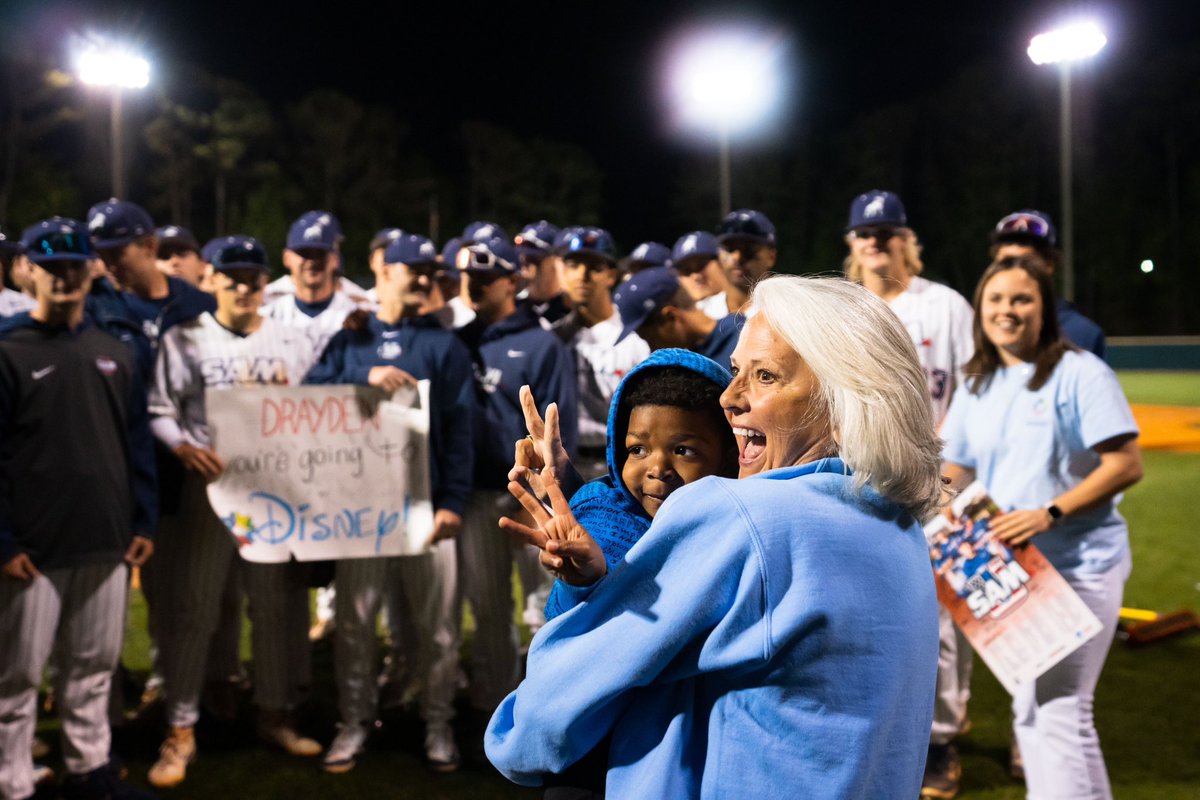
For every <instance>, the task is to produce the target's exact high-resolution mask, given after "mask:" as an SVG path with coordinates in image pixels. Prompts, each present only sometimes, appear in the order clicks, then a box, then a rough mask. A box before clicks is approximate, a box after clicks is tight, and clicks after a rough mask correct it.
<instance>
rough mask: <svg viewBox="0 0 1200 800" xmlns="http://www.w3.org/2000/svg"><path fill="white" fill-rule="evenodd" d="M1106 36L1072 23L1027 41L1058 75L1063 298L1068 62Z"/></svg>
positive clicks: (1067, 281) (1071, 268)
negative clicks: (1054, 65) (1054, 66)
mask: <svg viewBox="0 0 1200 800" xmlns="http://www.w3.org/2000/svg"><path fill="white" fill-rule="evenodd" d="M1107 43H1108V38H1107V37H1106V36H1105V35H1104V32H1103V31H1102V30H1100V26H1099V25H1097V24H1096V23H1095V22H1091V21H1079V22H1073V23H1071V24H1068V25H1064V26H1062V27H1061V28H1056V29H1054V30H1052V31H1048V32H1047V33H1040V34H1038V35H1037V36H1035V37H1033V39H1031V40H1030V42H1029V49H1028V50H1027V51H1026V52H1027V53H1029V59H1030V60H1031V61H1033V63H1034V64H1038V65H1041V64H1057V65H1058V74H1059V98H1058V115H1059V156H1060V158H1059V193H1060V194H1061V195H1062V217H1061V219H1062V231H1061V233H1062V237H1061V240H1062V270H1061V272H1062V278H1063V297H1065V298H1066V299H1067V300H1074V299H1075V209H1074V199H1073V197H1072V190H1071V62H1073V61H1080V60H1082V59H1085V58H1091V57H1092V56H1094V55H1096V54H1097V53H1099V52H1100V50H1101V49H1103V47H1104V45H1106V44H1107Z"/></svg>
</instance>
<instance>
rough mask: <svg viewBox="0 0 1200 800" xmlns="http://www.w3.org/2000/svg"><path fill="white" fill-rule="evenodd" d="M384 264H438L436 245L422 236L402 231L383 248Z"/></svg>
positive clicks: (439, 263)
mask: <svg viewBox="0 0 1200 800" xmlns="http://www.w3.org/2000/svg"><path fill="white" fill-rule="evenodd" d="M383 263H385V264H409V265H414V266H415V265H417V264H438V265H439V266H440V265H441V262H440V261H438V251H437V245H435V244H434V243H433V242H431V241H430V240H428V239H426V238H425V237H424V236H418V235H417V234H415V233H402V234H400V235H399V236H397V237H396V238H395V239H392V240H391V241H390V242H388V244H387V247H385V248H384V250H383Z"/></svg>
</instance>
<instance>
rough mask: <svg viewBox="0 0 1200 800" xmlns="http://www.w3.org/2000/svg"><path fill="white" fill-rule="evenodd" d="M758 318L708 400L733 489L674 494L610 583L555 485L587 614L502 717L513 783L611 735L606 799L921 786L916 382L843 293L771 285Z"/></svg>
mask: <svg viewBox="0 0 1200 800" xmlns="http://www.w3.org/2000/svg"><path fill="white" fill-rule="evenodd" d="M753 310H754V312H756V313H755V314H754V316H753V317H752V318H751V320H750V321H749V322H748V323H747V325H746V327H745V329H744V330H743V331H742V334H741V338H740V340H739V342H738V346H737V349H736V350H735V351H734V353H733V369H732V373H733V375H734V378H733V382H732V383H731V384H730V385H729V388H728V389H727V390H726V391H725V393H724V394H723V395H722V397H721V404H722V405H723V406H724V409H725V414H726V417H727V419H728V421H729V423H730V425H731V426H732V427H733V431H734V433H735V435H736V437H737V440H738V444H739V478H738V480H729V479H724V478H719V477H709V478H703V479H701V480H699V481H696V482H694V483H691V484H688V485H686V486H683V487H682V488H680V489H678V490H676V491H675V492H674V493H673V494H671V496H670V497H669V498H668V499H667V500H666V502H665V503H664V505H663V506H662V508H661V510H660V511H659V512H658V514H657V515H656V516H655V518H654V522H653V524H652V525H651V527H650V529H649V530H648V531H647V532H646V533H645V534H644V535H643V536H642V538H641V539H640V540H639V541H637V543H636V544H634V545H633V547H632V548H631V549H630V550H629V552H628V554H627V555H626V557H625V559H624V561H623V562H621V563H620V564H618V565H617V566H616V567H615V568H613V569H612V570H611V571H607V572H606V568H605V565H604V563H603V558H600V563H599V564H596V563H594V560H593V561H592V563H588V564H581V563H579V562H580V560H587V559H589V558H592V556H589V554H594V553H595V552H596V550H597V548H595V547H594V546H589V545H590V544H591V543H590V542H589V539H590V537H589V536H588V534H587V532H586V531H584V530H583V529H582V528H581V527H580V526H579V524H578V523H577V522H576V521H575V519H574V518H573V517H572V516H571V513H570V509H569V507H568V506H567V504H566V501H565V499H564V498H563V496H562V493H561V491H558V490H556V489H555V486H554V484H553V482H551V483H550V486H549V489H550V497H551V500H552V501H553V510H552V511H549V512H548V511H545V510H542V509H541V508H540V507H539V506H537V505H536V503H535V502H528V504H527V506H526V507H527V508H530V510H531V511H534V518H535V521H536V523H537V525H538V530H537V531H536V533H537V535H536V536H530V539H531V541H533V542H534V543H535V544H539V545H540V546H542V547H543V549H544V555H543V563H546V564H547V565H548V566H551V567H553V568H554V569H555V570H556V572H557V573H558V574H559V575H560V577H562V578H563V579H564V580H565V581H567V582H571V583H575V584H577V585H576V586H575V588H574V589H573V591H574V592H576V593H578V595H579V599H581V602H580V603H579V604H578V605H576V606H575V607H574V608H572V609H571V610H570V611H568V612H566V613H564V614H562V615H561V616H559V617H557V618H555V619H554V620H553V621H552V622H550V623H549V624H548V625H547V626H546V627H545V628H543V629H542V630H541V632H540V633H539V634H538V636H537V637H536V638H535V639H534V642H533V646H532V647H531V649H530V653H529V662H528V674H527V677H526V679H525V680H524V681H523V682H522V684H521V685H520V686H519V687H518V688H517V690H516V691H515V692H513V693H512V694H511V695H509V697H508V698H506V699H505V701H504V702H503V703H502V704H501V705H500V707H499V708H498V709H497V710H496V712H495V714H494V715H493V717H492V721H491V724H490V726H489V729H488V732H487V735H486V739H485V745H486V749H487V754H488V757H489V758H490V759H491V761H492V763H493V764H495V765H496V767H497V768H499V769H500V771H501V772H503V773H504V774H505V775H507V776H508V777H509V778H510V779H511V780H513V781H515V782H517V783H520V784H524V785H531V786H536V785H539V784H540V783H541V782H542V775H544V774H546V773H554V772H561V771H562V770H563V769H564V768H565V767H567V766H569V765H571V764H572V763H574V762H575V761H576V760H578V759H579V758H580V757H582V756H583V755H584V754H586V753H588V752H589V751H590V750H591V749H592V748H593V747H594V746H595V745H596V744H597V743H598V742H599V741H600V740H601V739H602V738H604V737H605V736H607V735H608V734H610V733H611V734H612V746H611V751H610V754H609V759H608V774H607V783H606V786H607V793H608V795H609V796H611V797H672V798H675V797H758V796H767V797H770V796H772V795H776V796H797V795H803V796H805V797H830V798H835V797H836V798H856V797H861V798H879V797H916V796H917V795H918V793H919V792H920V787H921V774H922V769H923V767H924V760H925V752H926V743H927V740H928V736H929V725H930V721H931V718H932V712H933V693H934V676H935V673H936V668H937V651H938V632H937V602H936V598H935V594H934V586H933V577H932V573H931V570H930V565H929V557H928V553H927V551H926V547H925V540H924V537H923V535H922V531H921V527H920V524H919V520H921V519H923V518H924V517H926V516H927V515H928V514H930V513H931V512H932V510H933V509H934V508H935V507H936V506H937V504H938V502H939V499H940V494H941V482H940V478H939V441H938V439H937V436H936V435H935V434H934V431H933V424H932V421H931V415H930V409H929V402H928V399H927V396H926V394H927V389H926V381H925V377H924V375H923V373H922V372H921V369H920V366H919V365H918V363H917V357H916V353H915V352H914V349H913V345H912V342H911V340H910V337H909V336H908V333H907V332H906V331H905V329H904V327H903V326H902V325H901V324H900V322H899V321H898V320H897V319H896V317H895V316H894V315H893V314H892V313H891V312H890V311H888V309H887V306H886V305H885V304H884V303H883V302H882V301H880V300H879V299H877V298H876V297H874V296H873V295H872V294H871V293H870V292H868V291H866V290H865V289H863V288H861V287H859V286H856V285H854V284H851V283H848V282H846V281H842V280H835V279H806V278H798V277H792V276H777V277H772V278H768V279H766V280H763V281H762V282H760V283H759V284H758V286H757V287H756V289H755V290H754V295H753ZM555 471H557V470H555ZM525 500H527V501H530V500H531V498H529V497H526V498H525ZM528 533H530V534H532V533H534V531H532V530H530V531H529V532H528ZM595 574H599V575H601V577H600V578H599V580H596V581H594V582H593V583H592V584H591V585H588V586H581V585H578V584H580V583H584V582H586V581H583V580H580V578H581V576H584V575H595Z"/></svg>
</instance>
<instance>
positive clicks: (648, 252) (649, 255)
mask: <svg viewBox="0 0 1200 800" xmlns="http://www.w3.org/2000/svg"><path fill="white" fill-rule="evenodd" d="M670 262H671V248H669V247H667V246H666V245H665V244H662V243H661V242H642V243H641V244H639V245H638V246H637V247H635V248H633V249H632V250H630V251H629V255H628V256H626V257H625V262H624V264H623V265H622V266H623V267H624V268H625V271H626V272H627V273H629V275H633V274H635V273H638V272H641V271H642V270H644V269H650V268H652V267H665V266H667V265H668V264H669V263H670Z"/></svg>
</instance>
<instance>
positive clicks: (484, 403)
mask: <svg viewBox="0 0 1200 800" xmlns="http://www.w3.org/2000/svg"><path fill="white" fill-rule="evenodd" d="M517 262H518V256H517V253H516V251H515V249H514V248H513V246H512V245H511V244H509V243H508V242H507V241H506V240H504V239H491V240H489V241H486V242H480V243H478V244H470V245H467V246H466V247H464V248H463V249H462V250H461V251H460V252H459V255H458V267H459V269H460V270H462V271H463V273H464V274H465V275H466V276H467V289H468V292H469V294H470V298H471V305H472V307H473V308H474V310H475V314H476V316H475V320H474V321H473V322H472V323H471V324H470V325H467V326H466V327H465V328H462V329H461V330H460V331H459V336H460V337H461V338H462V340H463V341H464V342H465V343H466V344H467V346H468V347H469V348H470V350H471V357H472V360H473V362H474V365H475V384H476V387H475V443H474V446H475V473H474V480H473V487H474V491H473V492H472V493H471V500H470V503H469V504H468V505H467V513H466V517H465V520H464V524H463V530H462V534H461V535H460V536H459V539H458V564H459V574H460V576H461V578H460V585H461V587H462V593H463V595H464V596H465V597H466V599H467V600H468V601H469V602H470V603H471V609H472V611H473V613H474V615H475V624H476V628H475V643H474V646H473V648H472V657H473V660H474V669H473V670H472V672H471V704H472V706H473V708H474V710H475V712H476V715H477V716H480V717H482V718H483V719H484V720H486V719H487V718H488V717H490V716H491V713H492V711H493V710H494V709H495V708H496V706H498V705H499V704H500V701H501V700H503V699H504V697H505V696H506V695H507V694H508V693H509V692H510V691H512V690H513V689H515V688H516V685H517V683H518V682H519V680H520V664H519V661H518V654H517V647H518V644H519V642H518V639H517V628H516V625H515V623H514V622H513V599H512V598H513V594H512V568H513V556H512V552H513V551H512V545H511V544H510V542H509V539H508V537H507V536H505V535H503V533H502V532H501V531H500V528H499V525H498V520H499V519H500V517H501V516H505V515H511V513H513V512H514V511H516V510H517V506H516V504H515V502H514V501H513V500H512V498H511V497H510V495H509V494H508V491H507V486H508V470H509V468H510V467H511V465H512V448H513V442H515V441H517V440H518V439H521V438H523V437H524V435H525V417H524V414H523V413H522V410H521V400H520V391H521V387H522V386H525V385H528V386H529V387H530V388H531V389H532V391H533V396H534V397H535V398H537V399H538V401H539V402H542V403H544V404H546V405H548V404H549V403H552V402H553V403H557V404H558V407H559V408H560V409H562V412H561V413H562V417H561V423H560V424H561V425H562V430H563V433H564V436H563V442H564V446H565V447H566V449H567V451H568V452H574V445H575V431H576V425H575V413H576V408H577V405H576V399H575V391H576V387H575V381H576V377H575V369H574V364H573V362H572V359H571V354H570V351H569V350H568V349H567V348H566V346H565V345H564V344H563V343H562V342H561V341H560V340H559V338H558V337H557V336H555V335H554V334H553V333H551V332H549V331H547V330H545V329H544V328H543V327H542V325H541V322H540V319H539V317H538V315H537V313H536V311H535V310H534V309H533V308H532V307H531V306H529V305H518V304H517V299H516V294H517V274H518V265H517ZM542 413H543V414H544V413H545V410H544V408H543V409H542ZM522 551H524V547H522ZM535 560H536V559H535ZM534 574H535V575H537V582H536V583H533V584H531V585H530V584H527V585H524V587H523V588H524V590H525V593H526V595H530V594H532V595H534V596H535V601H534V602H535V603H536V602H537V600H540V602H541V605H542V607H543V608H544V607H545V602H546V599H547V598H548V597H549V593H550V587H551V585H552V584H553V581H552V580H549V581H548V580H546V578H548V577H549V576H548V573H546V572H545V570H541V574H540V575H538V573H537V572H535V573H534ZM527 600H528V598H527ZM534 622H535V623H541V624H544V622H545V618H544V617H542V618H541V619H540V620H534ZM539 626H540V625H539ZM481 732H482V731H481Z"/></svg>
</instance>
